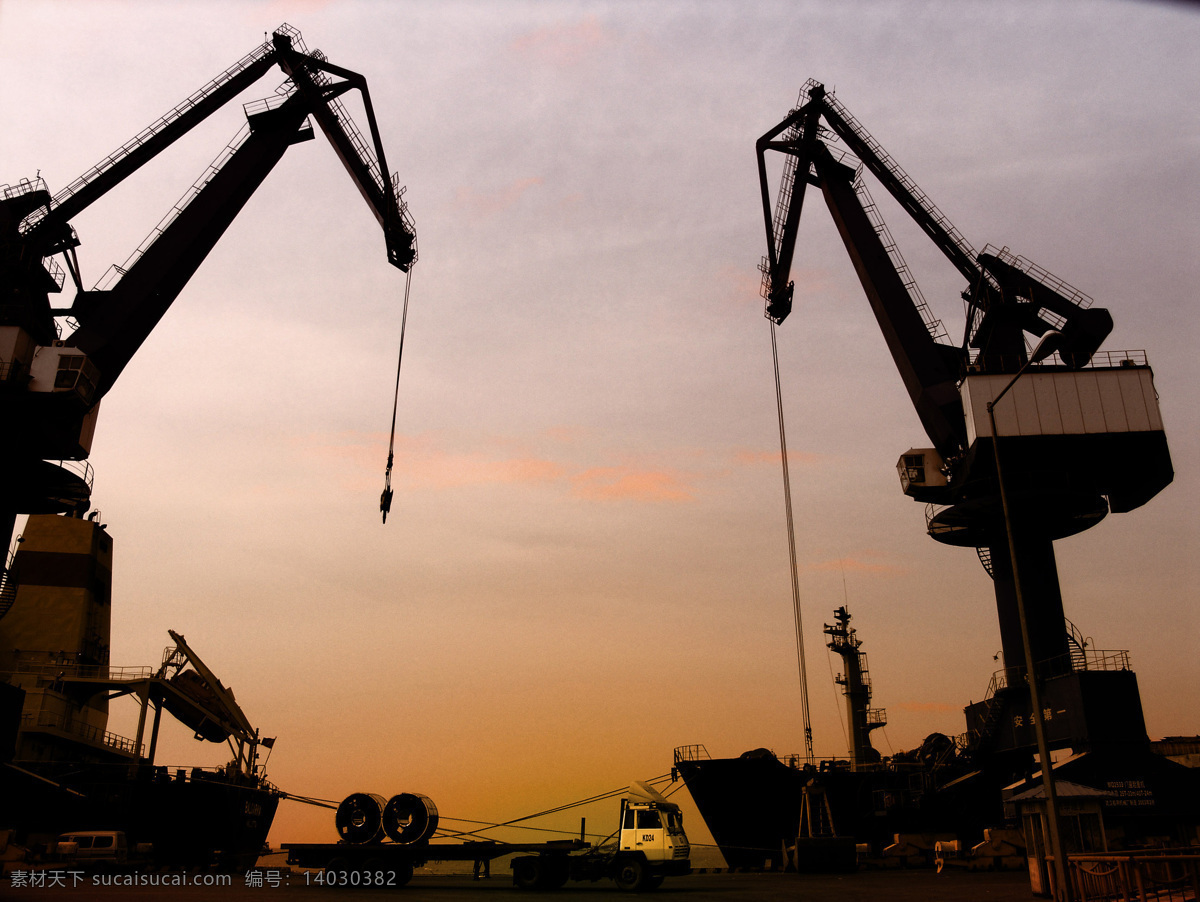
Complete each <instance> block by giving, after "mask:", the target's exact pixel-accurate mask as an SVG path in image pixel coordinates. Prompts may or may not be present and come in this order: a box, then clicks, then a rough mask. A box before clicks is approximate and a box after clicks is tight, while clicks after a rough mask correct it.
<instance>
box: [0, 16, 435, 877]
mask: <svg viewBox="0 0 1200 902" xmlns="http://www.w3.org/2000/svg"><path fill="white" fill-rule="evenodd" d="M276 65H277V66H279V68H280V69H282V70H283V72H284V73H285V75H286V76H287V79H286V81H284V83H283V84H282V85H281V86H280V87H279V89H278V90H276V92H275V94H274V95H273V96H272V97H271V98H269V99H267V100H262V101H257V102H254V103H250V104H246V105H245V107H244V109H245V112H246V118H247V123H246V125H245V126H244V127H243V128H242V129H241V130H240V131H239V132H238V134H237V136H236V137H235V138H234V139H233V141H232V142H230V143H229V144H228V145H227V146H226V147H225V149H224V150H223V151H222V152H221V154H220V156H219V157H218V158H217V159H216V160H215V161H214V162H213V163H212V164H210V165H209V167H208V168H207V169H206V170H205V171H204V173H203V174H202V175H201V176H200V178H199V179H198V180H197V181H196V182H195V184H193V186H192V187H191V188H190V189H189V190H188V191H187V193H186V194H185V195H184V197H183V198H182V200H180V201H179V202H178V203H177V204H176V205H175V206H174V207H173V208H172V210H171V212H170V213H169V215H168V216H167V217H166V218H165V219H163V220H162V221H161V222H160V223H159V224H158V226H157V227H156V228H155V229H154V231H153V232H152V233H151V235H150V236H149V237H148V238H147V239H146V240H145V241H144V242H143V243H142V244H141V246H140V247H138V248H137V250H136V251H135V252H134V254H133V255H132V256H131V257H130V258H129V260H128V261H127V262H126V263H124V264H123V265H122V266H115V267H113V268H112V269H111V270H110V271H109V273H108V275H107V276H105V277H104V278H102V279H101V280H100V282H99V283H98V285H97V286H96V287H95V288H91V289H87V288H85V287H84V283H83V277H82V273H81V269H80V266H79V261H78V259H77V257H76V248H77V247H78V246H79V244H80V241H79V238H78V237H77V236H76V233H75V229H74V228H73V227H72V226H71V222H70V220H71V219H72V218H74V217H75V216H76V215H77V214H79V213H80V212H82V211H83V210H85V209H87V208H88V207H89V206H91V205H92V204H93V203H95V202H96V201H97V200H99V199H100V198H102V197H104V196H105V194H106V193H107V192H108V191H110V190H111V189H112V188H114V187H115V186H116V185H118V184H119V183H121V182H122V181H123V180H124V179H126V178H127V177H128V176H130V175H132V174H133V173H134V172H136V171H137V170H138V169H139V168H140V167H141V166H143V165H144V164H146V163H147V162H149V161H150V160H151V159H152V158H154V157H155V156H156V155H157V154H159V153H160V152H162V151H164V150H166V149H167V148H168V147H170V146H171V145H172V144H173V143H174V142H175V141H176V140H178V139H179V138H181V137H182V136H184V135H185V134H186V133H187V132H189V131H190V130H191V129H193V128H194V127H195V126H197V125H199V124H200V123H201V122H202V121H204V120H205V119H206V118H207V117H208V116H210V115H211V114H213V113H215V112H216V111H217V110H218V109H220V108H221V107H222V106H224V105H225V104H226V103H228V102H229V101H231V100H233V99H234V98H236V97H237V96H238V95H240V94H241V93H242V92H243V91H244V90H246V89H247V88H249V87H250V86H251V85H253V84H254V83H255V82H257V81H258V80H259V79H260V78H261V77H263V76H264V75H266V74H267V72H268V70H270V69H271V68H272V67H274V66H276ZM349 91H358V92H359V94H360V96H361V100H362V106H363V108H364V109H365V111H366V116H367V121H368V125H369V135H368V136H367V137H364V136H363V134H362V133H360V132H359V130H358V129H357V127H356V126H355V124H354V122H353V120H352V119H351V117H350V115H349V113H348V112H347V110H346V109H345V107H344V106H343V104H342V101H341V97H342V96H343V95H344V94H346V93H347V92H349ZM310 117H311V118H312V119H313V120H315V121H316V123H317V125H318V126H319V127H320V128H321V130H322V131H323V132H324V133H325V135H326V137H327V138H328V139H329V141H330V143H331V144H332V145H333V148H334V150H335V152H336V154H337V156H338V157H339V158H340V159H341V162H342V163H343V165H344V166H345V168H346V170H347V172H349V174H350V177H351V179H352V180H353V181H354V183H355V185H356V186H357V188H358V190H359V192H360V193H361V194H362V196H363V198H364V199H365V200H366V202H367V205H368V207H369V208H370V209H371V211H372V213H373V214H374V215H375V218H376V219H377V220H378V221H379V224H380V226H381V227H382V229H383V235H384V244H385V246H386V251H387V259H388V262H389V263H391V264H392V265H393V266H396V267H397V268H399V269H400V270H402V271H404V272H408V271H409V270H410V268H411V266H412V265H413V263H414V262H415V261H416V256H417V255H416V237H415V232H414V228H413V223H412V220H411V219H410V217H409V215H408V212H407V209H406V206H405V204H404V201H403V192H404V189H403V188H402V187H400V186H399V184H398V182H397V180H396V179H395V177H393V176H389V175H388V168H387V163H386V160H385V157H384V152H383V146H382V143H381V141H380V136H379V131H378V128H377V127H376V122H375V115H374V111H373V109H372V105H371V99H370V95H369V94H368V91H367V84H366V81H365V79H364V78H363V77H362V76H361V75H358V74H356V73H354V72H351V71H349V70H346V69H343V68H341V67H340V66H336V65H333V64H332V63H330V62H329V61H328V60H327V59H326V58H325V56H324V55H323V54H321V53H320V52H319V51H314V52H312V53H310V52H308V51H307V50H306V49H305V47H304V44H303V41H302V39H301V36H300V33H299V32H297V31H296V30H295V29H293V28H291V27H290V26H287V25H284V26H282V27H281V28H279V29H278V30H277V31H276V32H275V33H274V35H273V36H272V38H271V39H270V40H269V41H266V42H264V43H263V44H261V45H260V46H259V47H257V48H256V49H255V50H254V51H253V52H251V53H250V54H248V55H247V56H245V57H243V58H242V59H241V60H239V61H238V62H237V63H235V64H234V65H233V66H231V67H230V68H229V69H227V70H225V71H224V72H223V73H221V74H220V75H219V76H218V77H217V78H215V79H213V80H212V81H210V82H209V83H208V84H206V85H205V86H204V87H203V88H201V89H200V90H199V91H197V92H196V93H194V94H192V96H190V97H188V98H187V99H186V100H184V101H183V102H182V103H180V104H179V105H177V106H176V107H175V108H174V109H172V110H171V111H170V112H169V113H168V114H167V115H166V116H164V117H163V118H161V119H159V120H158V121H157V122H155V123H153V124H152V125H151V126H150V127H149V128H147V129H146V130H145V131H143V132H142V133H141V134H139V135H137V136H136V137H135V138H134V139H132V140H131V141H129V142H127V143H126V144H125V145H124V146H122V147H120V148H119V149H118V150H117V151H115V152H114V153H112V154H110V155H109V156H108V157H106V158H105V159H104V160H103V161H102V162H101V163H100V164H98V165H97V166H95V167H94V168H92V169H90V170H89V171H88V172H86V173H84V174H83V175H82V176H80V177H79V178H78V179H76V180H75V181H74V182H72V183H71V184H70V185H68V186H67V187H66V188H65V189H64V190H62V191H60V192H59V193H57V194H55V195H53V196H51V194H50V192H49V190H48V189H47V187H46V185H45V183H44V182H43V181H42V179H41V178H40V177H38V178H36V179H33V180H26V181H23V182H21V183H19V184H16V185H11V186H4V187H0V421H2V422H3V423H4V428H5V435H4V441H3V442H2V443H0V535H2V536H3V537H4V538H5V540H6V545H7V538H8V537H9V536H10V535H11V534H12V531H13V528H14V526H15V521H16V518H17V516H18V515H21V514H29V515H30V517H29V521H28V523H27V525H26V527H25V530H24V536H23V539H22V545H21V550H20V551H19V552H17V553H16V554H14V555H13V558H12V567H11V568H4V569H3V570H0V618H2V619H0V701H2V704H0V708H3V711H2V712H0V714H2V716H0V733H5V734H7V735H8V737H9V741H8V747H7V749H5V748H0V765H3V766H0V784H2V785H0V797H3V798H4V799H5V802H6V805H5V806H4V810H5V814H6V815H7V816H8V819H7V820H6V821H5V823H4V825H3V826H5V827H16V828H17V829H18V833H19V834H20V837H19V838H20V839H21V841H22V842H27V841H29V839H30V838H37V837H43V838H45V837H50V838H53V836H56V835H57V834H58V833H61V832H62V831H63V830H65V829H74V828H77V827H79V826H80V825H87V824H92V825H96V824H99V825H102V826H104V827H105V828H106V829H120V830H123V831H124V832H126V833H127V834H128V837H129V839H130V841H131V842H138V843H151V844H152V845H153V847H154V849H155V855H156V857H157V858H158V859H159V860H160V861H162V862H163V863H172V864H177V865H181V866H189V865H192V864H198V865H207V864H208V863H210V861H211V860H213V859H214V858H223V860H224V861H225V862H226V863H230V862H243V863H244V864H243V866H244V867H249V866H251V865H252V864H253V862H254V860H255V859H256V857H257V856H258V853H259V852H260V851H261V848H262V844H263V842H264V841H265V839H266V836H267V831H268V830H269V828H270V825H271V820H272V818H273V817H274V813H275V809H276V806H277V805H278V802H279V799H280V797H281V793H280V792H279V791H278V790H276V789H275V788H274V787H273V786H271V785H270V784H269V783H268V782H266V780H265V772H264V766H263V765H260V764H259V763H258V753H257V750H258V748H259V746H260V745H266V746H268V747H269V746H270V745H271V744H273V740H260V738H259V734H258V732H257V730H255V729H254V728H253V727H252V726H251V725H250V723H249V721H247V720H246V717H245V715H244V714H243V713H242V712H241V709H240V708H239V707H238V705H237V703H236V702H235V701H234V698H233V695H232V693H231V692H230V691H229V690H227V689H226V688H225V687H224V686H222V684H221V683H220V681H219V680H217V679H216V678H215V677H214V676H213V675H212V673H211V672H210V671H209V670H208V669H207V668H206V667H205V666H204V665H203V663H202V662H201V661H200V660H199V658H198V657H197V656H196V655H195V653H194V652H192V651H191V650H190V649H189V648H188V646H187V644H186V643H185V642H184V640H183V637H182V636H179V635H178V634H176V633H172V634H171V635H172V637H173V638H174V639H175V640H176V644H177V647H176V648H175V649H172V651H171V653H170V656H169V657H168V658H167V659H165V660H164V663H163V667H162V668H161V669H160V670H159V671H158V673H157V674H156V675H153V674H152V673H151V671H150V670H149V669H139V668H115V669H114V668H110V667H109V641H108V640H109V628H110V611H111V604H110V601H111V572H112V541H111V539H110V538H109V536H108V535H107V533H106V532H105V529H104V526H103V524H101V523H100V522H99V520H98V513H95V512H94V513H92V514H87V511H88V509H89V507H90V506H91V485H92V481H91V469H90V465H89V464H88V462H87V458H88V455H89V452H90V450H91V444H92V434H93V430H94V427H95V423H96V417H97V413H98V409H99V404H100V401H101V399H102V398H103V397H104V396H105V395H106V394H107V393H108V391H109V390H110V389H111V388H112V387H113V385H114V383H115V382H116V380H117V377H118V376H119V375H120V374H121V372H122V370H123V369H124V368H125V366H126V365H127V364H128V363H129V362H130V360H131V359H132V358H133V356H134V355H135V354H136V353H137V352H138V349H139V348H140V347H141V346H142V344H143V342H145V340H146V339H147V337H148V336H149V335H150V333H151V332H152V331H153V330H154V328H155V326H156V325H157V324H158V322H159V320H160V319H161V318H162V317H163V315H164V314H165V313H166V312H167V310H168V309H169V308H170V306H171V304H172V303H173V302H174V301H175V299H176V297H177V296H178V295H179V294H180V292H181V291H182V290H183V288H184V286H185V285H186V284H187V282H188V280H189V279H190V278H191V277H192V275H193V273H195V271H196V270H197V268H198V267H199V266H200V264H201V263H202V262H203V261H204V259H205V257H206V256H207V255H208V253H209V252H210V251H211V250H212V248H213V247H214V245H215V244H216V243H217V241H218V240H219V239H220V238H221V236H222V235H223V234H224V233H225V231H226V229H227V228H228V227H229V225H230V224H231V223H232V221H233V220H234V218H235V217H236V216H237V215H238V213H239V211H240V210H241V209H242V207H243V206H244V205H245V204H246V202H247V201H248V200H249V198H250V196H251V195H252V194H253V193H254V192H255V190H256V189H257V188H258V187H259V185H260V184H261V183H262V181H263V180H264V179H265V178H266V176H267V174H268V173H269V172H270V171H271V170H272V168H273V167H274V166H275V165H276V163H278V162H279V160H280V159H281V158H282V156H283V154H284V153H285V151H287V149H288V148H289V147H290V146H291V145H293V144H296V143H298V142H301V141H305V140H309V139H311V138H312V137H313V128H312V126H311V125H310V124H309V118H310ZM59 256H61V258H62V260H63V261H64V263H65V271H64V268H63V266H60V265H59V263H58V262H57V260H56V258H58V257H59ZM68 274H69V275H70V279H71V282H72V283H73V285H74V288H75V294H74V299H73V301H72V302H71V304H70V306H67V307H64V306H56V305H54V304H52V303H51V300H50V298H51V296H52V295H57V294H58V293H60V292H61V291H62V290H63V288H64V286H65V283H66V279H67V275H68ZM405 299H406V301H407V291H406V292H405ZM389 471H390V461H389ZM85 514H87V518H86V520H85V519H84V516H85ZM64 515H65V516H64ZM6 615H7V616H6ZM189 665H190V667H189ZM185 668H188V669H185ZM127 694H134V695H137V696H138V698H139V699H140V701H141V715H140V719H139V721H138V734H137V737H136V738H135V739H126V738H124V737H119V736H116V735H115V734H112V733H109V732H108V731H107V726H108V701H109V699H110V698H111V697H117V696H120V695H127ZM150 707H153V708H154V709H155V710H154V717H153V726H152V727H150V728H149V731H148V732H149V735H150V746H149V752H148V754H147V753H146V752H145V745H144V743H143V738H144V733H145V732H146V730H145V727H146V715H147V712H148V709H149V708H150ZM164 708H165V709H166V710H167V711H169V712H170V713H171V714H173V715H174V716H175V718H176V719H178V720H180V721H181V722H183V723H185V724H187V725H188V726H189V727H191V728H192V730H193V731H194V732H195V734H196V736H197V738H202V739H206V740H209V741H211V742H229V744H230V745H231V747H232V748H233V751H234V759H233V760H232V761H231V762H230V763H229V764H228V765H226V766H225V767H224V768H221V769H220V770H219V771H218V772H210V771H207V770H204V769H201V768H195V769H193V770H192V771H191V772H190V775H189V773H188V772H186V771H184V770H179V771H177V772H176V773H174V774H170V773H168V771H167V768H165V767H161V766H156V765H155V763H154V754H155V746H156V742H157V738H158V727H159V720H160V716H161V713H162V710H163V709H164ZM9 759H12V760H13V762H15V763H14V764H13V765H11V766H10V765H9V764H8V763H7V762H8V760H9Z"/></svg>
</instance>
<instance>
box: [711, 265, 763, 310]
mask: <svg viewBox="0 0 1200 902" xmlns="http://www.w3.org/2000/svg"><path fill="white" fill-rule="evenodd" d="M715 276H716V282H717V284H718V285H719V286H721V289H722V290H721V294H722V296H724V297H726V298H729V300H730V301H732V302H733V303H735V304H737V305H738V306H739V307H741V306H757V305H758V304H761V303H762V295H760V294H759V289H760V287H761V286H762V277H761V276H760V275H759V274H758V273H756V272H755V271H754V270H750V269H748V268H747V267H745V266H734V265H732V264H728V265H726V266H722V267H720V268H719V269H718V270H717V271H716V274H715Z"/></svg>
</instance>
